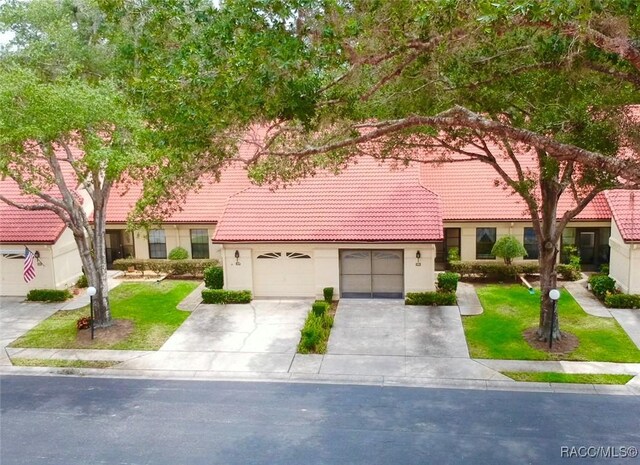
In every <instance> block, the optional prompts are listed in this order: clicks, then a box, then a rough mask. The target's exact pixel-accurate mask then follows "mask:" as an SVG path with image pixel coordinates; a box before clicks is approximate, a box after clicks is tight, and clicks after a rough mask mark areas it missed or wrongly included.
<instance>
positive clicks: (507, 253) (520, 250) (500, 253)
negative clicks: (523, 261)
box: [491, 236, 527, 265]
mask: <svg viewBox="0 0 640 465" xmlns="http://www.w3.org/2000/svg"><path fill="white" fill-rule="evenodd" d="M491 255H494V256H496V257H500V258H502V259H504V262H505V263H506V264H507V265H511V262H512V260H513V259H514V258H517V257H526V256H527V251H526V249H525V248H524V246H523V245H522V244H521V243H520V241H519V240H518V239H517V238H516V237H515V236H504V237H501V238H500V239H498V240H497V241H496V243H495V244H494V245H493V248H492V249H491Z"/></svg>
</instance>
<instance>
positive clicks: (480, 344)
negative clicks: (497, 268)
mask: <svg viewBox="0 0 640 465" xmlns="http://www.w3.org/2000/svg"><path fill="white" fill-rule="evenodd" d="M476 289H477V292H478V297H479V298H480V302H481V303H482V306H483V307H484V313H483V314H482V315H477V316H465V317H464V318H463V320H462V322H463V325H464V330H465V335H466V337H467V343H468V345H469V351H470V353H471V356H472V357H473V358H494V359H506V360H557V359H559V356H557V355H554V354H548V353H546V352H543V351H540V350H537V349H534V348H532V347H531V346H530V345H529V344H528V343H527V342H526V341H525V340H524V338H523V336H522V333H523V332H524V331H525V330H526V329H528V328H535V327H537V326H538V319H539V313H540V293H539V292H537V293H536V294H535V295H531V294H529V292H528V290H527V289H526V288H524V287H523V286H520V285H510V286H508V285H499V284H492V285H487V286H482V287H477V288H476ZM558 314H559V318H560V330H561V331H568V332H570V333H572V334H574V335H575V336H576V337H577V338H578V339H579V341H580V345H579V346H578V348H577V349H576V350H574V351H573V352H571V353H570V354H567V355H565V356H564V357H562V360H587V361H602V362H640V350H638V348H637V347H636V346H635V345H634V344H633V342H632V341H631V339H629V337H628V336H627V334H626V333H625V332H624V330H623V329H622V328H621V327H620V325H618V323H617V322H616V321H615V319H613V318H598V317H594V316H590V315H587V314H586V313H585V312H584V311H583V310H582V309H581V308H580V306H579V305H578V304H577V303H576V301H575V300H573V297H571V295H570V294H569V293H568V292H566V291H565V290H562V295H561V297H560V300H559V301H558Z"/></svg>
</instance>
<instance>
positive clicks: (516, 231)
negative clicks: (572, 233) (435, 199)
mask: <svg viewBox="0 0 640 465" xmlns="http://www.w3.org/2000/svg"><path fill="white" fill-rule="evenodd" d="M610 225H611V223H610V222H609V221H604V222H603V221H600V222H583V221H576V222H571V223H569V224H568V226H567V227H569V228H600V227H602V228H608V227H609V226H610ZM444 227H445V228H460V249H461V250H460V259H461V260H463V261H473V260H476V229H477V228H496V240H498V239H500V238H501V237H504V236H509V235H512V236H515V237H516V238H517V239H518V240H519V241H520V242H521V243H522V242H523V240H524V228H530V227H532V223H531V222H530V221H527V222H525V221H523V222H516V221H502V222H498V221H494V222H490V221H477V222H476V221H473V222H449V221H445V222H444ZM496 260H502V259H500V258H496ZM516 260H523V261H525V262H527V261H530V262H535V261H536V260H529V259H524V258H523V257H518V258H516Z"/></svg>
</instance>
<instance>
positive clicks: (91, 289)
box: [87, 286, 97, 339]
mask: <svg viewBox="0 0 640 465" xmlns="http://www.w3.org/2000/svg"><path fill="white" fill-rule="evenodd" d="M96 292H97V290H96V288H95V287H93V286H89V287H88V288H87V294H89V306H90V307H91V339H93V320H94V317H93V316H94V315H93V296H94V295H96Z"/></svg>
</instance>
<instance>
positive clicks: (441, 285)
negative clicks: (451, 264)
mask: <svg viewBox="0 0 640 465" xmlns="http://www.w3.org/2000/svg"><path fill="white" fill-rule="evenodd" d="M459 280H460V275H459V274H458V273H451V272H449V271H447V272H446V273H440V274H439V275H438V289H439V290H440V291H442V292H456V289H458V281H459Z"/></svg>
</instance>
